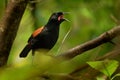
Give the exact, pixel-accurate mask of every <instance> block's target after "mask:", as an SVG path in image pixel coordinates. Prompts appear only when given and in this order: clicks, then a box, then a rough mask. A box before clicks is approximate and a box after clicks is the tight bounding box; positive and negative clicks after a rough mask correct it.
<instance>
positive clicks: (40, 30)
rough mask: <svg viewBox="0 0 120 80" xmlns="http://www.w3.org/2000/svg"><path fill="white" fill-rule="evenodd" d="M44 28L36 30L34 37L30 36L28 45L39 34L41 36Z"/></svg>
mask: <svg viewBox="0 0 120 80" xmlns="http://www.w3.org/2000/svg"><path fill="white" fill-rule="evenodd" d="M43 28H44V27H40V28H38V29H37V30H35V31H34V32H33V33H32V35H31V36H30V38H29V39H28V43H29V42H30V41H31V40H32V39H33V38H35V37H36V36H37V35H38V34H40V33H41V32H42V30H43Z"/></svg>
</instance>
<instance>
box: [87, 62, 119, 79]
mask: <svg viewBox="0 0 120 80" xmlns="http://www.w3.org/2000/svg"><path fill="white" fill-rule="evenodd" d="M87 63H88V64H89V65H90V66H91V67H92V68H94V69H96V70H98V71H100V72H102V73H103V74H105V75H107V76H108V77H111V75H112V74H113V73H114V71H115V70H116V69H117V67H118V65H119V63H118V61H116V60H104V61H93V62H87Z"/></svg>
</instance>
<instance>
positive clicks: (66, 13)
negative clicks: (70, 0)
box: [63, 12, 70, 22]
mask: <svg viewBox="0 0 120 80" xmlns="http://www.w3.org/2000/svg"><path fill="white" fill-rule="evenodd" d="M65 14H70V12H63V15H65ZM63 19H64V21H68V22H70V20H68V19H66V18H63Z"/></svg>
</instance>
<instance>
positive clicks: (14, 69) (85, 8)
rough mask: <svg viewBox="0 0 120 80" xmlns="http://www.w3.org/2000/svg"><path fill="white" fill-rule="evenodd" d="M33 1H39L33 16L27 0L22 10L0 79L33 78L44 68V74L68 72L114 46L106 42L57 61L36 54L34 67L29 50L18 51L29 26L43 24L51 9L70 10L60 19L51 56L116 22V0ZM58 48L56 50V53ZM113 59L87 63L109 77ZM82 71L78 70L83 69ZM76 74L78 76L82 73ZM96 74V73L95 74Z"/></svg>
mask: <svg viewBox="0 0 120 80" xmlns="http://www.w3.org/2000/svg"><path fill="white" fill-rule="evenodd" d="M37 1H40V2H37V3H36V11H35V14H34V17H33V14H32V13H31V11H32V8H31V7H30V3H29V5H28V6H27V8H26V10H25V13H24V15H23V18H22V21H21V23H20V26H19V30H18V33H17V36H16V39H15V41H14V44H13V46H12V49H11V54H10V56H9V60H8V67H5V68H1V69H0V80H26V79H32V78H33V80H35V79H34V78H35V76H36V75H40V76H41V75H42V74H44V73H46V72H47V73H48V75H49V74H51V73H53V74H59V73H64V74H69V73H70V72H72V71H74V70H75V69H76V68H78V67H79V66H83V65H84V64H85V63H86V62H87V61H91V60H95V59H96V58H97V57H101V56H103V55H105V54H106V53H107V52H109V51H111V50H112V49H113V48H114V45H112V44H110V43H107V44H104V45H102V46H99V47H97V48H95V49H93V50H90V51H87V52H85V53H84V54H81V55H79V56H77V57H75V58H74V59H72V60H69V61H66V62H63V63H59V60H56V59H55V60H54V58H51V57H50V56H41V57H40V58H39V57H38V58H36V61H35V62H37V63H36V64H37V65H36V67H35V66H32V60H33V58H32V57H31V52H30V54H29V55H28V57H27V58H25V59H21V58H19V53H20V52H21V51H22V49H23V47H24V46H25V45H26V44H27V40H28V38H29V36H30V35H31V33H32V32H33V30H34V29H36V27H40V26H43V25H45V24H46V22H47V20H48V18H49V16H50V15H51V13H53V12H57V11H63V12H70V14H66V15H65V18H67V19H69V20H70V22H64V23H62V24H61V27H60V34H59V40H58V42H57V43H56V45H55V46H54V48H53V49H52V50H51V51H50V52H49V53H48V54H49V55H52V56H54V55H58V54H61V53H62V52H65V51H67V50H68V49H69V48H72V47H74V46H76V45H79V44H82V43H84V42H86V41H89V40H91V39H94V38H96V37H97V36H99V35H100V34H101V33H103V32H105V31H107V30H109V29H111V28H113V27H114V26H116V24H117V22H116V20H118V22H119V19H120V15H119V13H120V10H119V9H120V5H119V4H120V0H37ZM0 8H1V10H0V17H2V15H3V14H4V13H3V12H4V10H5V2H4V0H1V1H0ZM13 16H14V15H13ZM70 28H71V30H70V33H69V34H68V36H67V37H66V39H65V40H64V42H63V43H62V41H63V38H64V36H65V35H66V34H67V32H68V31H69V29H70ZM115 41H116V40H115ZM61 43H62V44H61ZM60 46H61V47H60ZM59 48H60V51H59V53H57V52H58V49H59ZM40 53H41V52H40ZM118 57H119V56H118ZM116 60H117V59H116V58H115V60H108V61H107V60H105V61H96V62H88V64H89V65H90V66H91V67H93V68H95V69H97V70H99V71H100V72H102V73H104V74H105V75H107V76H109V77H111V75H112V74H113V73H114V71H115V70H116V68H117V66H118V62H117V61H116ZM57 61H58V62H57ZM84 71H86V69H83V70H82V72H84ZM82 72H79V73H81V74H85V73H86V72H85V73H82ZM89 75H90V74H89ZM78 76H80V77H81V76H82V75H78ZM78 76H77V77H78ZM97 76H99V74H98V75H97ZM116 76H119V74H117V75H115V77H116ZM55 77H56V76H55ZM84 78H87V77H84ZM100 78H101V77H100ZM100 78H99V77H98V78H97V79H98V80H101V79H100ZM113 78H114V77H113ZM102 79H103V78H102ZM36 80H37V79H36ZM56 80H58V79H56ZM61 80H62V79H61ZM68 80H69V79H68ZM80 80H83V79H80ZM88 80H89V79H88ZM91 80H93V79H91Z"/></svg>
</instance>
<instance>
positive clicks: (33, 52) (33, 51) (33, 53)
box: [32, 50, 35, 65]
mask: <svg viewBox="0 0 120 80" xmlns="http://www.w3.org/2000/svg"><path fill="white" fill-rule="evenodd" d="M34 55H35V50H32V65H33V64H34Z"/></svg>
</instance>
